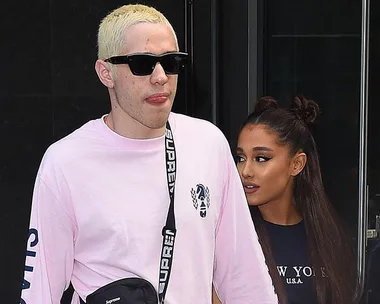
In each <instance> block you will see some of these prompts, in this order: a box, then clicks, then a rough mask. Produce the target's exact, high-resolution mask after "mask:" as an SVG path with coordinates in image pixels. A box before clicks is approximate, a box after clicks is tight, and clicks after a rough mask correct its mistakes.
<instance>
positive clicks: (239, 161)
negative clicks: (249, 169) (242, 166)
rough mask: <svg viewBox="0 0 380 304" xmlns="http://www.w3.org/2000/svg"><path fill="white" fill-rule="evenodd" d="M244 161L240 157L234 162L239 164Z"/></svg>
mask: <svg viewBox="0 0 380 304" xmlns="http://www.w3.org/2000/svg"><path fill="white" fill-rule="evenodd" d="M243 161H244V158H243V157H242V156H239V155H238V156H236V162H237V163H241V162H243Z"/></svg>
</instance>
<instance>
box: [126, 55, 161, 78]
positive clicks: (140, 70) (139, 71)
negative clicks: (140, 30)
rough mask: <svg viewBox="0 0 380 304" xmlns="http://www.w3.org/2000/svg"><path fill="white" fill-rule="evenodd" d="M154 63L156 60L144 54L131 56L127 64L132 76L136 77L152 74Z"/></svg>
mask: <svg viewBox="0 0 380 304" xmlns="http://www.w3.org/2000/svg"><path fill="white" fill-rule="evenodd" d="M156 63H157V58H155V57H153V56H150V55H146V54H136V55H131V56H130V57H129V62H128V64H129V68H130V69H131V72H132V74H133V75H136V76H147V75H150V74H152V72H153V70H154V67H155V66H156Z"/></svg>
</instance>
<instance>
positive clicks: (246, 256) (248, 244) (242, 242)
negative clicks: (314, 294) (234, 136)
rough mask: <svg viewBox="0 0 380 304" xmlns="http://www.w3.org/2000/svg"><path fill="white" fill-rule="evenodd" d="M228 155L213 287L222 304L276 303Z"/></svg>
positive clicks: (235, 173) (239, 184)
mask: <svg viewBox="0 0 380 304" xmlns="http://www.w3.org/2000/svg"><path fill="white" fill-rule="evenodd" d="M228 150H229V149H228ZM228 152H229V153H228V156H227V160H226V161H227V181H226V184H225V187H224V196H223V203H222V207H221V212H220V215H219V220H218V225H217V231H216V244H215V262H214V282H213V283H214V286H215V289H216V292H217V294H218V296H219V298H220V300H221V301H222V303H223V304H248V303H250V304H256V303H257V304H274V303H278V300H277V296H276V294H275V292H274V287H273V284H272V280H271V278H270V275H269V272H268V268H267V265H266V263H265V259H264V255H263V252H262V249H261V246H260V244H259V241H258V237H257V234H256V231H255V228H254V225H253V222H252V219H251V216H250V214H249V209H248V204H247V201H246V197H245V193H244V191H243V187H242V184H241V181H240V177H239V174H238V172H237V169H236V166H235V164H234V161H233V158H232V155H231V153H230V150H229V151H228Z"/></svg>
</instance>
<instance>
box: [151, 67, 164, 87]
mask: <svg viewBox="0 0 380 304" xmlns="http://www.w3.org/2000/svg"><path fill="white" fill-rule="evenodd" d="M150 79H151V82H152V84H160V85H164V84H165V83H166V82H167V81H168V76H167V75H166V73H165V70H164V68H163V67H162V65H161V63H159V62H157V63H156V66H155V67H154V70H153V72H152V75H151V77H150Z"/></svg>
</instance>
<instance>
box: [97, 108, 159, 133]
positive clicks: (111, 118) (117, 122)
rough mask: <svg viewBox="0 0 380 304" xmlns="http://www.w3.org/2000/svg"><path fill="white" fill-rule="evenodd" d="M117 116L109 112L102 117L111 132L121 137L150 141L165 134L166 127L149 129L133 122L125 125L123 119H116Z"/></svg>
mask: <svg viewBox="0 0 380 304" xmlns="http://www.w3.org/2000/svg"><path fill="white" fill-rule="evenodd" d="M117 116H118V115H115V114H114V113H112V111H111V112H110V113H109V114H108V115H106V116H105V117H104V122H105V123H106V125H107V126H108V127H109V128H110V129H111V130H112V131H114V132H116V133H117V134H119V135H121V136H123V137H127V138H132V139H152V138H158V137H161V136H163V135H164V134H165V128H166V126H162V127H161V128H159V129H151V128H148V127H146V126H144V125H142V124H141V123H139V122H138V121H135V120H133V121H132V120H131V121H129V122H128V123H125V122H124V120H123V119H121V118H119V119H118V118H117Z"/></svg>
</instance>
